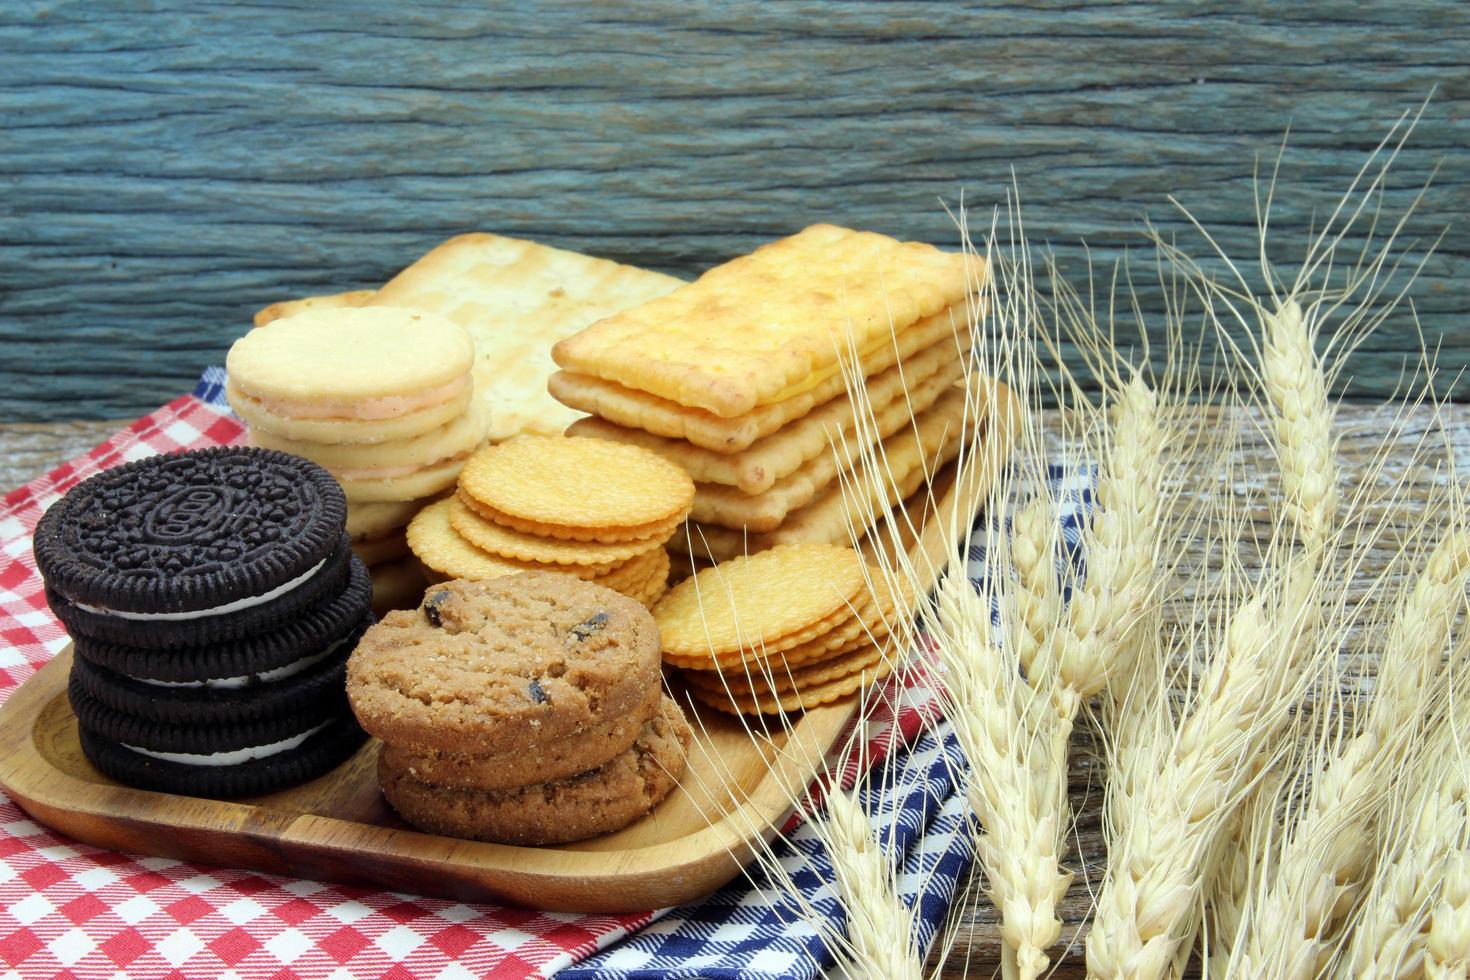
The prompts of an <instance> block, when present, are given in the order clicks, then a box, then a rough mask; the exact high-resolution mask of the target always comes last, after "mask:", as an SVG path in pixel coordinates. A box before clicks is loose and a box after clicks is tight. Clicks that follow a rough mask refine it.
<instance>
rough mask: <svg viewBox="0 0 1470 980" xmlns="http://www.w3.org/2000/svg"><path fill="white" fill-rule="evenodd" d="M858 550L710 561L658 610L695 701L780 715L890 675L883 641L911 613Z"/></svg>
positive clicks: (817, 548)
mask: <svg viewBox="0 0 1470 980" xmlns="http://www.w3.org/2000/svg"><path fill="white" fill-rule="evenodd" d="M911 604H912V597H911V596H910V595H908V594H906V593H899V592H894V591H892V590H891V589H890V588H888V587H887V586H886V584H884V580H883V577H882V575H881V573H880V572H879V571H878V570H877V569H874V568H870V567H868V566H866V565H865V564H864V562H863V560H862V558H861V556H859V555H858V554H857V552H855V551H853V550H852V549H851V548H842V547H838V546H835V545H824V544H803V545H783V546H777V547H775V548H772V549H769V550H767V551H763V552H760V553H758V554H754V555H749V556H741V557H738V558H733V559H731V560H730V561H726V562H721V563H720V564H718V565H716V566H714V567H713V568H707V569H705V570H703V571H701V572H699V573H698V574H697V575H695V576H693V577H692V578H689V579H686V580H684V581H683V582H680V583H679V584H678V585H676V586H674V587H673V588H672V589H671V590H669V594H668V595H667V596H665V597H664V598H663V600H662V601H661V602H659V604H658V605H656V606H655V607H654V609H653V615H654V619H655V620H656V621H657V622H658V625H659V632H660V634H661V635H662V638H663V659H664V663H665V664H668V665H670V666H672V667H676V668H678V669H679V671H678V673H679V676H680V677H681V678H682V679H683V680H684V682H685V683H686V684H687V686H688V688H689V692H690V694H691V695H692V696H693V697H694V698H695V699H696V700H698V701H700V702H702V703H704V704H708V705H710V706H711V707H714V708H718V709H720V710H721V711H726V712H731V713H745V714H756V713H762V714H778V713H783V712H793V711H799V710H802V709H806V708H812V707H815V706H817V705H821V704H827V703H829V702H831V701H834V700H836V699H837V698H840V697H844V696H846V695H849V694H852V693H854V692H856V691H858V690H859V689H861V688H862V687H864V686H865V685H867V684H870V683H872V682H873V681H875V680H879V679H881V678H883V677H885V676H887V675H888V673H889V672H890V671H891V670H892V669H893V657H894V656H895V653H894V652H893V651H890V650H888V649H886V648H887V647H888V646H889V645H890V644H888V643H886V642H885V641H886V640H887V639H888V637H889V633H890V631H891V630H892V629H893V627H894V626H895V624H897V623H899V622H900V621H902V620H903V619H905V618H906V617H907V616H908V615H909V612H910V606H911Z"/></svg>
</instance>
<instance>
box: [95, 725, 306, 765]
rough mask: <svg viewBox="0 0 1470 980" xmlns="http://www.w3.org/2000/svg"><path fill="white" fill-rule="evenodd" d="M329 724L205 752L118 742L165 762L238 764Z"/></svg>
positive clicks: (294, 742) (302, 739)
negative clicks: (265, 741) (274, 739)
mask: <svg viewBox="0 0 1470 980" xmlns="http://www.w3.org/2000/svg"><path fill="white" fill-rule="evenodd" d="M330 724H331V722H330V721H324V722H322V723H321V724H320V725H317V726H316V727H315V728H308V729H307V730H306V731H304V732H302V733H301V734H300V735H292V736H291V737H290V738H284V739H281V741H279V742H272V743H270V744H269V745H252V746H248V747H246V748H243V749H233V750H231V751H229V752H209V753H205V754H199V753H195V752H154V751H153V750H152V749H140V748H138V746H136V745H129V744H128V743H126V742H119V743H118V744H119V745H121V746H122V747H123V748H125V749H129V750H131V751H133V752H136V753H138V754H139V755H146V756H148V757H149V758H152V759H162V760H164V761H165V762H178V763H181V764H183V765H186V766H238V765H240V764H241V763H243V762H253V761H254V760H256V759H268V758H270V757H271V756H273V755H280V754H281V753H282V752H289V751H291V750H292V749H294V748H296V747H297V746H298V745H300V744H301V743H302V742H305V741H306V740H307V739H309V738H311V737H312V736H313V735H315V734H316V733H317V732H319V731H321V730H322V729H323V728H326V727H327V726H328V725H330Z"/></svg>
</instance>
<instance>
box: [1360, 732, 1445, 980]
mask: <svg viewBox="0 0 1470 980" xmlns="http://www.w3.org/2000/svg"><path fill="white" fill-rule="evenodd" d="M1455 749H1456V747H1455V746H1444V745H1436V746H1435V754H1437V755H1438V758H1437V759H1436V758H1431V757H1428V753H1422V754H1421V755H1420V757H1419V758H1417V759H1415V760H1414V766H1413V767H1412V768H1413V769H1414V770H1415V771H1416V773H1417V774H1418V779H1421V780H1422V783H1421V784H1420V785H1418V786H1411V785H1409V784H1411V783H1413V782H1415V781H1416V780H1410V779H1404V780H1401V781H1400V785H1401V786H1403V788H1404V789H1405V790H1407V791H1408V792H1407V794H1406V795H1407V798H1408V800H1409V801H1410V806H1409V810H1408V812H1407V814H1405V816H1406V817H1407V819H1406V821H1405V822H1406V823H1407V824H1408V827H1407V834H1405V836H1404V839H1403V840H1402V841H1401V842H1399V846H1398V847H1397V848H1396V849H1395V850H1394V851H1393V852H1392V853H1393V855H1394V856H1393V859H1392V860H1391V861H1388V862H1386V863H1384V864H1383V865H1381V866H1380V867H1379V868H1378V870H1377V872H1376V873H1375V876H1374V882H1373V887H1372V889H1371V891H1370V892H1369V894H1368V896H1367V898H1366V900H1365V901H1364V903H1363V906H1362V908H1361V909H1360V910H1359V911H1358V912H1357V914H1356V916H1355V917H1354V925H1353V929H1352V932H1351V935H1350V938H1349V943H1348V947H1347V949H1346V950H1345V951H1344V953H1343V957H1342V960H1341V962H1340V963H1339V965H1338V969H1337V974H1338V976H1340V977H1343V978H1344V980H1346V978H1348V977H1388V978H1409V977H1417V976H1419V975H1420V974H1421V972H1422V971H1423V970H1424V968H1425V964H1424V959H1425V950H1426V946H1427V943H1428V938H1429V937H1428V934H1429V931H1430V916H1431V913H1432V910H1433V909H1434V908H1435V906H1436V904H1437V903H1438V902H1439V900H1440V895H1441V891H1442V888H1443V886H1444V884H1445V883H1446V882H1447V880H1448V878H1449V877H1450V873H1452V872H1453V870H1454V869H1453V867H1452V863H1453V861H1454V858H1455V855H1457V854H1461V853H1464V852H1465V848H1466V845H1467V840H1466V836H1465V835H1466V830H1467V828H1470V824H1467V813H1466V797H1465V793H1466V783H1465V772H1464V769H1463V767H1462V765H1461V763H1462V762H1463V759H1462V758H1461V757H1460V756H1459V754H1458V753H1457V752H1456V751H1455ZM1389 843H1390V844H1392V843H1393V842H1389ZM1446 921H1448V920H1446ZM1467 924H1470V923H1467Z"/></svg>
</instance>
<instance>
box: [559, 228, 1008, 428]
mask: <svg viewBox="0 0 1470 980" xmlns="http://www.w3.org/2000/svg"><path fill="white" fill-rule="evenodd" d="M983 270H984V263H983V261H982V260H980V259H978V258H976V257H973V256H967V255H965V254H964V253H960V252H944V251H941V250H939V249H937V248H935V247H934V246H932V245H926V244H923V243H919V242H900V241H896V240H894V239H892V238H889V237H887V236H885V235H878V234H874V233H872V232H860V231H852V230H850V229H847V228H838V227H836V226H833V225H813V226H812V227H810V228H807V229H806V230H804V231H802V232H799V233H798V234H795V235H792V236H791V237H789V238H783V239H780V240H778V241H775V242H772V243H770V244H768V245H763V246H761V247H760V248H758V249H756V250H755V251H754V252H752V253H751V254H749V255H743V256H740V257H739V258H735V259H732V260H730V261H729V262H726V263H725V264H723V265H720V266H716V267H715V268H713V269H711V270H710V271H708V272H706V273H705V274H704V275H702V276H700V277H699V279H697V280H696V281H695V282H693V283H691V284H689V285H687V286H684V287H682V288H680V289H677V290H675V291H674V292H672V293H669V294H668V295H666V296H663V297H661V298H659V299H655V300H653V301H651V302H647V303H644V304H643V305H641V306H637V307H633V308H631V309H628V310H625V311H624V312H622V313H620V314H618V315H616V316H610V317H608V318H607V319H605V320H601V321H599V322H598V323H596V324H594V325H592V326H591V327H589V328H588V329H586V330H584V331H582V332H581V333H579V334H577V335H575V336H573V337H570V338H568V339H566V340H564V341H561V342H560V343H558V344H557V345H556V347H555V348H554V349H553V351H552V355H553V357H554V358H555V359H556V363H557V364H558V365H560V366H561V367H562V368H563V369H564V370H567V371H570V372H573V373H575V374H581V375H587V376H591V377H595V378H600V379H602V380H604V381H611V382H613V383H615V384H618V385H621V386H623V387H625V388H631V389H633V390H635V391H642V392H647V393H648V394H651V395H655V396H657V397H659V398H662V399H665V400H666V401H670V402H673V403H675V404H677V405H683V406H685V407H687V408H698V409H703V410H704V411H706V412H709V413H711V414H713V415H715V416H717V417H719V418H735V417H737V416H741V415H746V414H749V413H750V412H751V411H753V410H754V409H755V408H757V407H759V406H763V405H772V404H775V403H778V402H783V401H786V400H788V399H790V398H792V397H794V396H796V395H799V394H801V393H802V392H803V391H805V390H807V389H810V388H812V387H815V386H817V385H819V384H821V383H822V382H823V381H825V380H827V379H829V378H831V377H832V376H833V375H834V374H838V373H840V370H839V360H840V358H841V357H842V356H844V355H845V352H847V351H849V350H854V351H857V352H859V354H862V355H865V354H866V353H867V352H869V351H871V350H875V349H877V348H880V347H884V346H888V341H889V338H890V337H891V336H892V334H893V332H894V331H902V330H903V329H904V328H906V327H908V326H910V325H911V324H914V323H916V322H918V321H919V320H922V319H925V318H927V317H932V316H934V315H935V314H937V313H939V312H940V311H942V310H945V309H947V308H949V307H953V306H957V305H960V304H963V303H964V302H965V299H966V297H967V296H968V295H969V294H971V293H973V292H977V291H978V289H979V286H980V282H979V280H980V278H981V276H982V275H983Z"/></svg>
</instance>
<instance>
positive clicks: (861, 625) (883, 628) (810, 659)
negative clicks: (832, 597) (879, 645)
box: [664, 571, 913, 673]
mask: <svg viewBox="0 0 1470 980" xmlns="http://www.w3.org/2000/svg"><path fill="white" fill-rule="evenodd" d="M873 575H874V577H875V578H877V577H878V573H877V572H876V571H874V572H873ZM879 581H882V580H881V579H879ZM912 603H913V590H912V588H911V587H910V586H909V585H908V583H907V582H901V583H900V586H899V592H898V594H897V595H895V594H894V593H893V591H892V590H890V589H888V588H883V587H880V589H879V592H878V595H877V596H876V597H875V596H874V594H873V593H872V592H867V591H864V592H863V593H862V595H861V601H858V600H854V602H853V604H852V605H851V606H850V607H849V608H850V615H849V616H848V617H847V618H846V619H839V620H837V621H836V622H835V623H834V624H833V625H832V626H831V628H830V629H828V630H825V631H823V632H821V633H818V634H816V635H815V636H809V638H808V639H806V640H804V641H802V642H797V643H793V642H791V641H792V640H794V639H795V640H799V639H801V637H802V636H808V635H809V634H811V633H812V632H813V631H812V630H803V631H802V632H801V633H799V634H793V635H792V637H788V638H784V639H783V640H780V641H777V642H776V643H775V644H772V645H771V646H768V647H766V648H764V649H751V648H747V649H742V650H733V651H729V652H727V653H722V654H720V655H718V656H715V657H709V656H698V655H696V656H690V657H685V656H679V655H675V654H670V653H668V652H667V651H665V653H664V662H665V663H667V664H669V665H671V666H674V667H681V668H683V669H685V670H697V671H724V672H726V673H729V672H731V671H735V672H739V671H741V670H743V669H744V668H743V665H744V663H745V662H747V661H750V662H752V663H754V662H758V661H765V660H770V661H772V662H775V661H778V660H779V661H782V662H784V663H785V664H786V665H787V666H793V667H794V666H797V665H799V664H811V663H816V662H818V661H821V660H826V659H830V658H831V657H835V656H837V655H838V654H843V653H848V652H850V651H852V650H854V649H856V648H858V647H860V646H862V645H863V644H865V643H869V642H873V641H876V640H881V639H882V638H883V637H885V636H887V635H888V632H889V630H890V628H891V627H892V626H893V624H894V623H895V622H896V621H897V620H896V617H899V616H902V617H908V616H910V615H912V612H913V607H912Z"/></svg>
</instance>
